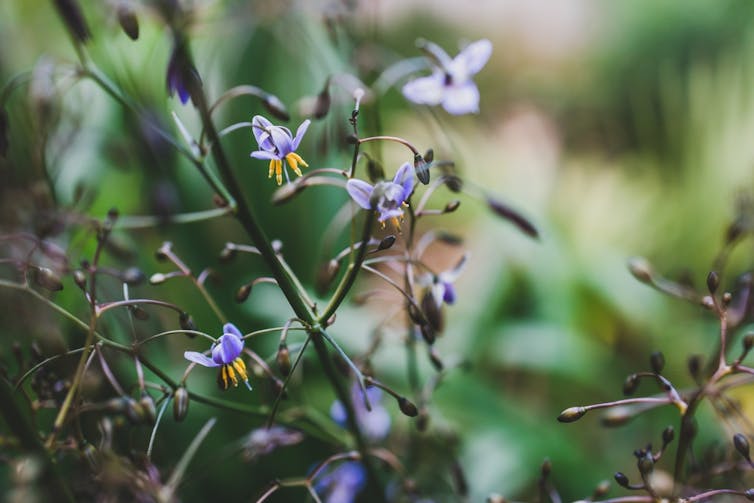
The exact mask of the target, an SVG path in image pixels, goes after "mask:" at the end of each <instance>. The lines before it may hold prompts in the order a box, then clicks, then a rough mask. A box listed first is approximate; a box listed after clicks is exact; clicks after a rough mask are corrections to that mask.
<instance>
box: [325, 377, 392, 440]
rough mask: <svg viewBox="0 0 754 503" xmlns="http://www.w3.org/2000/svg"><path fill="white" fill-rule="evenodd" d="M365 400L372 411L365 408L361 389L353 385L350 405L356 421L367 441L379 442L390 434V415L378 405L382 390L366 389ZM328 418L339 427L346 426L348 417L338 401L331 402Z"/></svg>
mask: <svg viewBox="0 0 754 503" xmlns="http://www.w3.org/2000/svg"><path fill="white" fill-rule="evenodd" d="M367 398H369V403H370V404H371V405H372V410H368V409H367V408H366V406H365V405H364V400H363V397H362V396H361V388H360V387H359V386H358V384H355V383H354V385H353V387H352V388H351V403H353V408H354V412H355V414H356V421H357V422H358V423H359V426H360V427H361V430H362V431H363V432H364V435H365V436H366V437H367V438H368V439H369V440H372V441H380V440H382V439H383V438H385V437H386V436H387V434H388V433H389V432H390V413H388V411H387V409H386V408H385V407H384V406H383V405H382V404H381V403H380V400H381V398H382V390H380V389H379V388H375V387H372V388H367ZM330 417H331V418H332V419H333V421H335V422H336V423H338V424H339V425H340V426H343V427H345V426H346V420H347V417H348V416H347V412H346V408H345V407H344V406H343V404H342V403H341V402H340V400H336V401H335V402H333V404H332V406H331V407H330Z"/></svg>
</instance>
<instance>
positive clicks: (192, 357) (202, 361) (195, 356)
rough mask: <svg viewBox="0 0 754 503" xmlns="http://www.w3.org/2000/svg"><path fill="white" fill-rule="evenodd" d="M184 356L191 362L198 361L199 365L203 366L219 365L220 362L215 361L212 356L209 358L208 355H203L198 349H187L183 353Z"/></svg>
mask: <svg viewBox="0 0 754 503" xmlns="http://www.w3.org/2000/svg"><path fill="white" fill-rule="evenodd" d="M183 357H184V358H185V359H187V360H188V361H190V362H194V363H198V364H199V365H202V366H203V367H219V366H220V364H219V363H215V362H214V361H213V360H212V358H209V357H208V356H207V355H203V354H202V353H197V352H196V351H186V352H185V353H183Z"/></svg>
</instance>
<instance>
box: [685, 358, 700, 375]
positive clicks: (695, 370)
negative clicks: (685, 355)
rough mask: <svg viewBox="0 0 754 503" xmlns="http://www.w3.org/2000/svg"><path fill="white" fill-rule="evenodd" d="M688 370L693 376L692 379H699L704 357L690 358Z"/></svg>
mask: <svg viewBox="0 0 754 503" xmlns="http://www.w3.org/2000/svg"><path fill="white" fill-rule="evenodd" d="M688 369H689V374H691V377H693V378H695V379H696V378H698V377H699V371H700V370H701V369H702V356H701V355H691V356H689V360H688Z"/></svg>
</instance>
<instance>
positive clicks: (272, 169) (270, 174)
mask: <svg viewBox="0 0 754 503" xmlns="http://www.w3.org/2000/svg"><path fill="white" fill-rule="evenodd" d="M274 172H275V159H270V169H269V171H268V172H267V178H272V174H273V173H274Z"/></svg>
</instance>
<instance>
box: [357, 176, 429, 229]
mask: <svg viewBox="0 0 754 503" xmlns="http://www.w3.org/2000/svg"><path fill="white" fill-rule="evenodd" d="M414 184H415V180H414V168H413V166H411V164H409V163H405V164H404V165H403V166H401V167H400V168H399V169H398V171H397V172H396V173H395V177H393V181H391V182H388V181H382V182H377V183H376V184H374V185H370V184H369V183H367V182H365V181H363V180H357V179H355V178H352V179H351V180H348V182H347V183H346V190H347V191H348V194H349V195H350V196H351V198H352V199H353V200H354V201H356V204H358V205H359V206H361V207H362V208H364V209H365V210H377V211H378V212H379V216H378V217H377V220H379V221H380V222H383V223H384V222H385V220H388V219H391V220H392V221H393V223H394V224H395V225H396V226H397V225H398V218H399V217H402V216H403V209H402V208H401V206H403V205H405V203H406V200H407V199H408V198H409V196H410V195H411V193H412V192H413V191H414Z"/></svg>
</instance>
